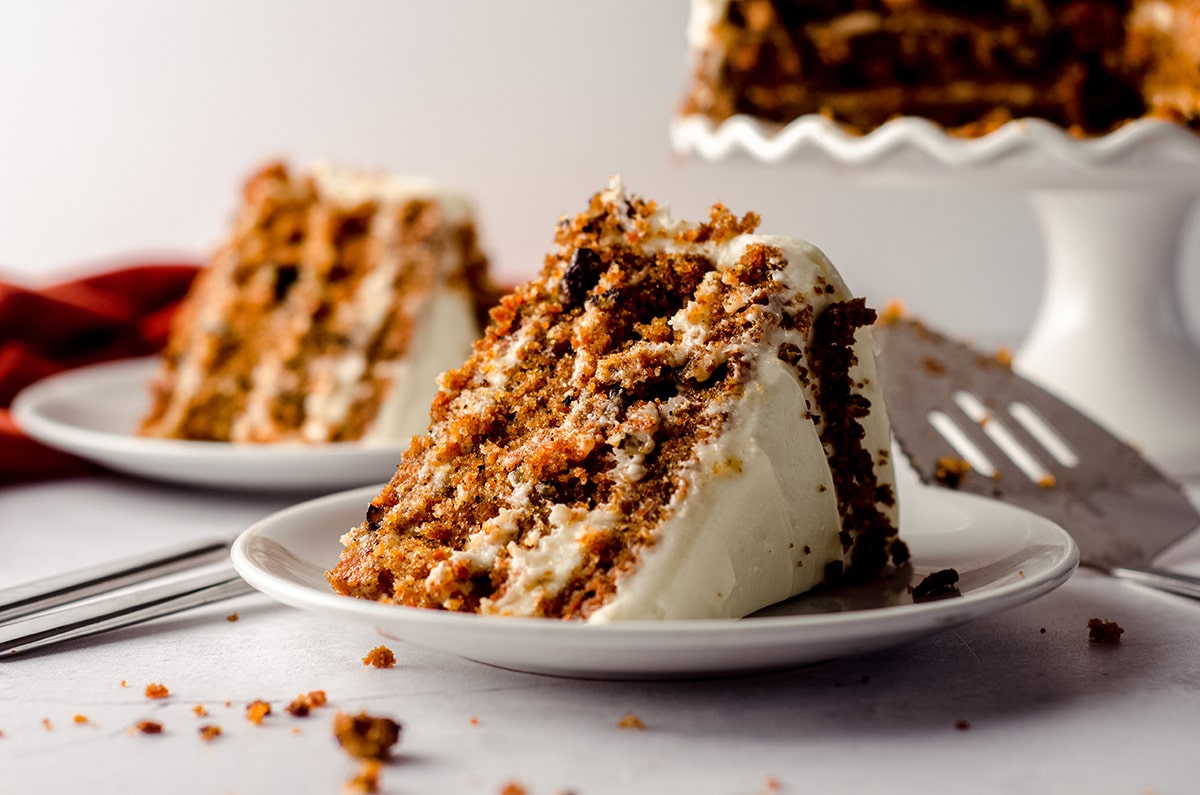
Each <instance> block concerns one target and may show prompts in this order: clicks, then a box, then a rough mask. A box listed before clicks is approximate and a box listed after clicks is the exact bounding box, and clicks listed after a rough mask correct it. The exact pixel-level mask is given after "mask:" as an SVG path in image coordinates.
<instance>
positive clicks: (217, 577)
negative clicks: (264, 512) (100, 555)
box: [0, 540, 253, 659]
mask: <svg viewBox="0 0 1200 795" xmlns="http://www.w3.org/2000/svg"><path fill="white" fill-rule="evenodd" d="M228 560H229V542H228V541H225V540H206V541H201V542H196V543H190V544H185V545H180V546H176V547H170V548H167V549H163V550H160V551H158V552H156V553H152V554H148V555H139V556H136V557H131V558H126V559H123V560H119V561H114V562H111V563H108V564H103V565H100V566H96V567H92V568H88V569H82V570H79V571H74V572H70V573H67V574H63V575H59V576H57V577H53V578H50V579H46V580H41V581H39V582H34V583H29V584H26V585H19V586H16V587H13V588H7V589H4V590H0V655H4V656H7V655H11V654H16V653H19V652H24V651H29V650H31V649H36V648H40V647H43V646H48V645H50V644H52V643H59V642H62V641H66V640H71V639H73V638H81V637H86V636H88V635H93V634H96V633H99V632H106V631H108V630H111V629H117V628H119V627H127V626H131V625H133V624H139V623H142V622H144V621H149V620H151V619H154V618H160V617H162V616H167V615H172V614H174V613H179V612H182V611H184V610H189V609H191V608H194V607H199V606H201V605H206V604H211V603H213V602H218V601H222V600H225V599H231V598H233V597H235V596H239V595H241V594H245V593H249V592H251V591H252V590H253V589H252V588H251V587H250V586H249V585H248V584H247V583H246V582H245V581H244V580H243V579H242V578H241V577H239V576H238V575H237V573H236V572H234V571H233V568H232V566H229V565H225V566H220V567H219V568H218V569H216V570H214V571H207V572H202V573H199V574H196V575H193V576H188V577H182V578H178V579H167V580H165V581H164V582H162V583H160V584H157V585H156V584H154V581H155V580H159V579H163V578H169V577H170V575H173V574H177V573H179V572H184V571H191V570H199V569H202V568H204V567H206V566H212V565H215V564H219V563H227V562H228ZM93 597H95V598H93ZM0 659H3V656H0Z"/></svg>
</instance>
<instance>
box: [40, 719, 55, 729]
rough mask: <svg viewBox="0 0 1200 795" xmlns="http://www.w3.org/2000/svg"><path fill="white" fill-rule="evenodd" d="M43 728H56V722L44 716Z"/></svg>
mask: <svg viewBox="0 0 1200 795" xmlns="http://www.w3.org/2000/svg"><path fill="white" fill-rule="evenodd" d="M42 728H43V729H45V730H46V731H52V730H53V729H54V724H53V723H51V722H50V719H49V718H42Z"/></svg>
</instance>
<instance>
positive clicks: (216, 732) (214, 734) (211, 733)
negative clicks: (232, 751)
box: [200, 723, 221, 743]
mask: <svg viewBox="0 0 1200 795" xmlns="http://www.w3.org/2000/svg"><path fill="white" fill-rule="evenodd" d="M220 736H221V727H220V726H217V725H216V724H213V723H206V724H204V725H203V726H201V727H200V739H201V740H204V741H205V742H209V743H210V742H212V741H213V740H215V739H217V738H218V737H220Z"/></svg>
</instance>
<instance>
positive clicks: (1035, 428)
mask: <svg viewBox="0 0 1200 795" xmlns="http://www.w3.org/2000/svg"><path fill="white" fill-rule="evenodd" d="M873 333H874V334H875V339H876V341H877V346H878V365H879V377H880V379H881V382H882V386H883V393H884V396H885V400H886V401H887V409H888V416H889V418H890V420H891V424H892V432H893V434H894V435H895V438H896V441H897V443H898V444H899V446H900V449H901V451H902V452H903V453H904V454H905V456H906V457H907V458H908V460H909V462H910V463H911V464H912V467H913V469H915V470H916V472H917V475H918V477H920V479H921V480H922V481H924V482H926V483H933V484H936V485H940V486H947V487H951V488H957V489H960V490H963V491H970V492H973V493H976V494H980V495H983V496H986V497H991V498H994V499H998V500H1003V501H1006V502H1010V503H1014V504H1016V505H1018V506H1020V507H1023V508H1026V509H1027V510H1030V511H1033V512H1034V513H1037V514H1040V515H1041V516H1044V517H1046V518H1047V519H1050V520H1051V521H1053V522H1055V523H1057V524H1059V525H1060V526H1062V527H1063V528H1065V529H1066V530H1067V531H1068V532H1069V533H1070V534H1071V536H1072V537H1073V538H1074V539H1075V542H1076V543H1077V544H1078V545H1079V550H1080V558H1081V561H1082V563H1083V564H1084V565H1086V566H1090V567H1092V568H1096V569H1101V570H1103V571H1106V572H1108V573H1110V574H1113V575H1115V576H1119V577H1124V578H1127V579H1133V580H1137V581H1139V582H1142V583H1144V584H1147V585H1151V586H1154V587H1158V588H1161V589H1164V590H1169V591H1172V592H1175V593H1181V594H1184V595H1186V596H1192V597H1195V598H1200V578H1196V577H1189V576H1187V575H1183V574H1178V573H1175V572H1170V571H1165V570H1161V569H1154V568H1153V567H1152V562H1153V560H1154V558H1156V557H1157V556H1158V555H1159V554H1161V553H1162V552H1163V551H1164V550H1166V549H1167V548H1168V547H1170V546H1171V545H1173V544H1175V543H1177V542H1178V541H1180V540H1181V539H1183V538H1184V537H1186V536H1188V535H1189V534H1190V533H1191V532H1192V531H1193V530H1195V529H1196V527H1197V525H1198V524H1200V514H1198V513H1197V512H1196V509H1195V507H1193V505H1192V504H1191V502H1190V501H1189V500H1188V498H1187V496H1186V495H1185V494H1184V493H1183V491H1182V489H1181V488H1180V487H1179V485H1178V484H1176V483H1175V482H1173V481H1171V480H1170V479H1168V478H1167V477H1166V476H1164V475H1163V474H1162V473H1161V472H1159V471H1158V470H1157V469H1155V468H1154V467H1153V466H1152V465H1151V464H1150V463H1149V462H1147V461H1146V460H1145V459H1144V458H1143V457H1142V456H1141V455H1140V454H1139V453H1138V452H1137V451H1136V450H1135V449H1134V448H1133V447H1131V446H1130V445H1129V444H1127V443H1125V442H1124V441H1122V440H1120V439H1118V438H1117V437H1116V436H1114V435H1113V434H1112V433H1110V432H1109V431H1108V430H1106V429H1105V428H1104V427H1102V426H1101V425H1099V424H1098V423H1096V422H1095V421H1093V420H1092V419H1091V418H1089V417H1088V416H1086V415H1085V414H1083V413H1082V412H1080V411H1079V410H1078V409H1075V408H1074V407H1072V406H1070V405H1069V404H1067V403H1066V402H1064V401H1063V400H1061V399H1060V398H1058V397H1056V396H1055V395H1053V394H1051V393H1050V392H1048V391H1046V390H1045V389H1043V388H1042V387H1040V386H1038V385H1036V384H1034V383H1033V382H1031V381H1029V380H1027V379H1025V378H1022V377H1021V376H1020V375H1018V374H1017V373H1015V372H1014V371H1013V370H1012V367H1011V366H1010V365H1009V364H1008V363H1006V362H1004V361H1002V360H1001V359H1000V358H999V357H997V356H988V355H984V354H981V353H979V352H977V351H975V350H973V349H972V348H970V347H969V346H967V345H965V344H963V343H960V342H957V341H955V340H952V339H950V338H948V337H946V336H944V335H942V334H939V333H937V332H936V331H934V330H932V329H930V328H929V327H928V326H926V325H924V324H923V323H920V322H918V321H915V320H911V319H907V318H897V319H888V320H886V321H882V322H880V323H879V324H877V325H876V326H875V327H874V329H873ZM964 462H965V463H966V464H968V465H969V468H964V467H963V466H962V464H963V463H964Z"/></svg>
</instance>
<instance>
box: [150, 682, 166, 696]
mask: <svg viewBox="0 0 1200 795" xmlns="http://www.w3.org/2000/svg"><path fill="white" fill-rule="evenodd" d="M169 695H171V691H170V690H168V689H167V686H166V685H161V684H159V683H158V682H151V683H150V684H148V685H146V698H166V697H167V696H169Z"/></svg>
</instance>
